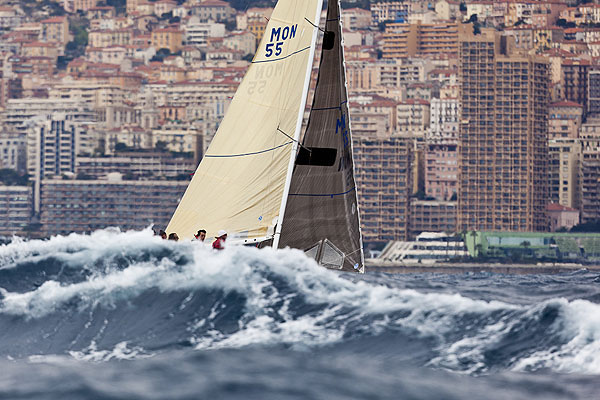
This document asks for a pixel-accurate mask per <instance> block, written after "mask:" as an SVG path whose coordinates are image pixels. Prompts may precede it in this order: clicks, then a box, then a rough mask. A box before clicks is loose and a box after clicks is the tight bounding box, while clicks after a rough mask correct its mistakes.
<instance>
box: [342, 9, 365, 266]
mask: <svg viewBox="0 0 600 400" xmlns="http://www.w3.org/2000/svg"><path fill="white" fill-rule="evenodd" d="M337 3H338V10H339V11H340V17H341V10H342V3H341V0H337ZM343 30H344V29H343V26H342V18H340V32H343ZM340 40H341V50H342V71H343V74H344V75H343V76H344V77H346V76H347V75H346V53H345V51H344V37H343V36H342V37H341V38H340ZM344 86H345V88H346V96H347V95H348V80H347V79H346V78H344ZM348 130H349V131H350V132H352V118H350V113H348ZM350 154H351V155H352V176H356V164H355V163H354V148H353V144H352V140H350ZM354 195H355V197H356V215H357V219H358V238H359V242H360V265H361V268H360V272H361V273H364V272H365V251H364V247H363V237H362V228H361V226H362V225H361V223H360V207H359V205H358V191H356V190H355V191H354Z"/></svg>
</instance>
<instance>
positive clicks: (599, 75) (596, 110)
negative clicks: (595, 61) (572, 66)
mask: <svg viewBox="0 0 600 400" xmlns="http://www.w3.org/2000/svg"><path fill="white" fill-rule="evenodd" d="M587 111H588V114H600V67H599V66H592V68H590V70H589V71H588V110H587Z"/></svg>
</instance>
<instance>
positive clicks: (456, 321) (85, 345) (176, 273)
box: [0, 230, 600, 400]
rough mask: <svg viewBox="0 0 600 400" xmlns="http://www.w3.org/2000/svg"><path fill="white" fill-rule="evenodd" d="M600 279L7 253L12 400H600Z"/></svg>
mask: <svg viewBox="0 0 600 400" xmlns="http://www.w3.org/2000/svg"><path fill="white" fill-rule="evenodd" d="M599 302H600V277H599V276H598V274H597V273H591V272H588V271H586V270H582V271H578V272H574V273H569V274H562V275H519V276H508V275H495V274H488V273H475V274H474V273H471V274H463V275H443V274H413V275H388V274H383V273H367V274H365V275H354V274H341V273H336V272H332V271H328V270H326V269H323V268H321V267H318V266H316V265H315V264H314V262H313V261H312V260H310V259H309V258H306V257H305V256H304V254H303V253H301V252H300V251H295V250H281V251H273V250H271V249H263V250H258V249H254V248H243V247H238V248H236V247H230V248H228V249H226V250H225V251H222V252H213V251H212V250H211V249H209V248H207V247H205V246H203V245H201V244H198V243H192V242H180V243H174V242H167V241H162V240H160V239H159V238H156V237H152V235H151V232H150V231H149V230H148V231H144V232H129V233H121V232H118V231H112V230H105V231H98V232H95V233H94V234H92V235H88V236H84V235H70V236H67V237H54V238H52V239H50V240H46V241H37V240H36V241H34V240H32V241H22V240H20V239H14V240H13V241H12V242H10V243H8V244H5V245H2V246H0V398H1V399H423V400H425V399H427V400H429V399H431V400H434V399H435V400H438V399H439V400H452V399H507V400H508V399H510V400H516V399H600V376H599V374H600V305H599V304H598V303H599Z"/></svg>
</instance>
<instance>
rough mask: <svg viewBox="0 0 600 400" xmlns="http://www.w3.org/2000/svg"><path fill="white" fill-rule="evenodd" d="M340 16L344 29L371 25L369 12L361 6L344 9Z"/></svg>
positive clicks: (363, 27)
mask: <svg viewBox="0 0 600 400" xmlns="http://www.w3.org/2000/svg"><path fill="white" fill-rule="evenodd" d="M341 17H342V26H343V27H344V28H345V29H350V30H356V29H366V28H368V27H369V26H370V25H371V12H370V11H368V10H363V9H362V8H349V9H344V13H343V14H342V15H341Z"/></svg>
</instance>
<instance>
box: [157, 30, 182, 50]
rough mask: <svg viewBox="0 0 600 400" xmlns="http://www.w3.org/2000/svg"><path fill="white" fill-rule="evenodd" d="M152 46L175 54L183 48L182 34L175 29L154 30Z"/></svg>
mask: <svg viewBox="0 0 600 400" xmlns="http://www.w3.org/2000/svg"><path fill="white" fill-rule="evenodd" d="M152 46H153V47H154V48H155V49H157V50H158V49H169V51H170V52H171V53H176V52H178V51H179V50H181V49H182V47H183V32H181V31H180V30H179V29H176V28H163V29H155V30H153V31H152Z"/></svg>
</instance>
